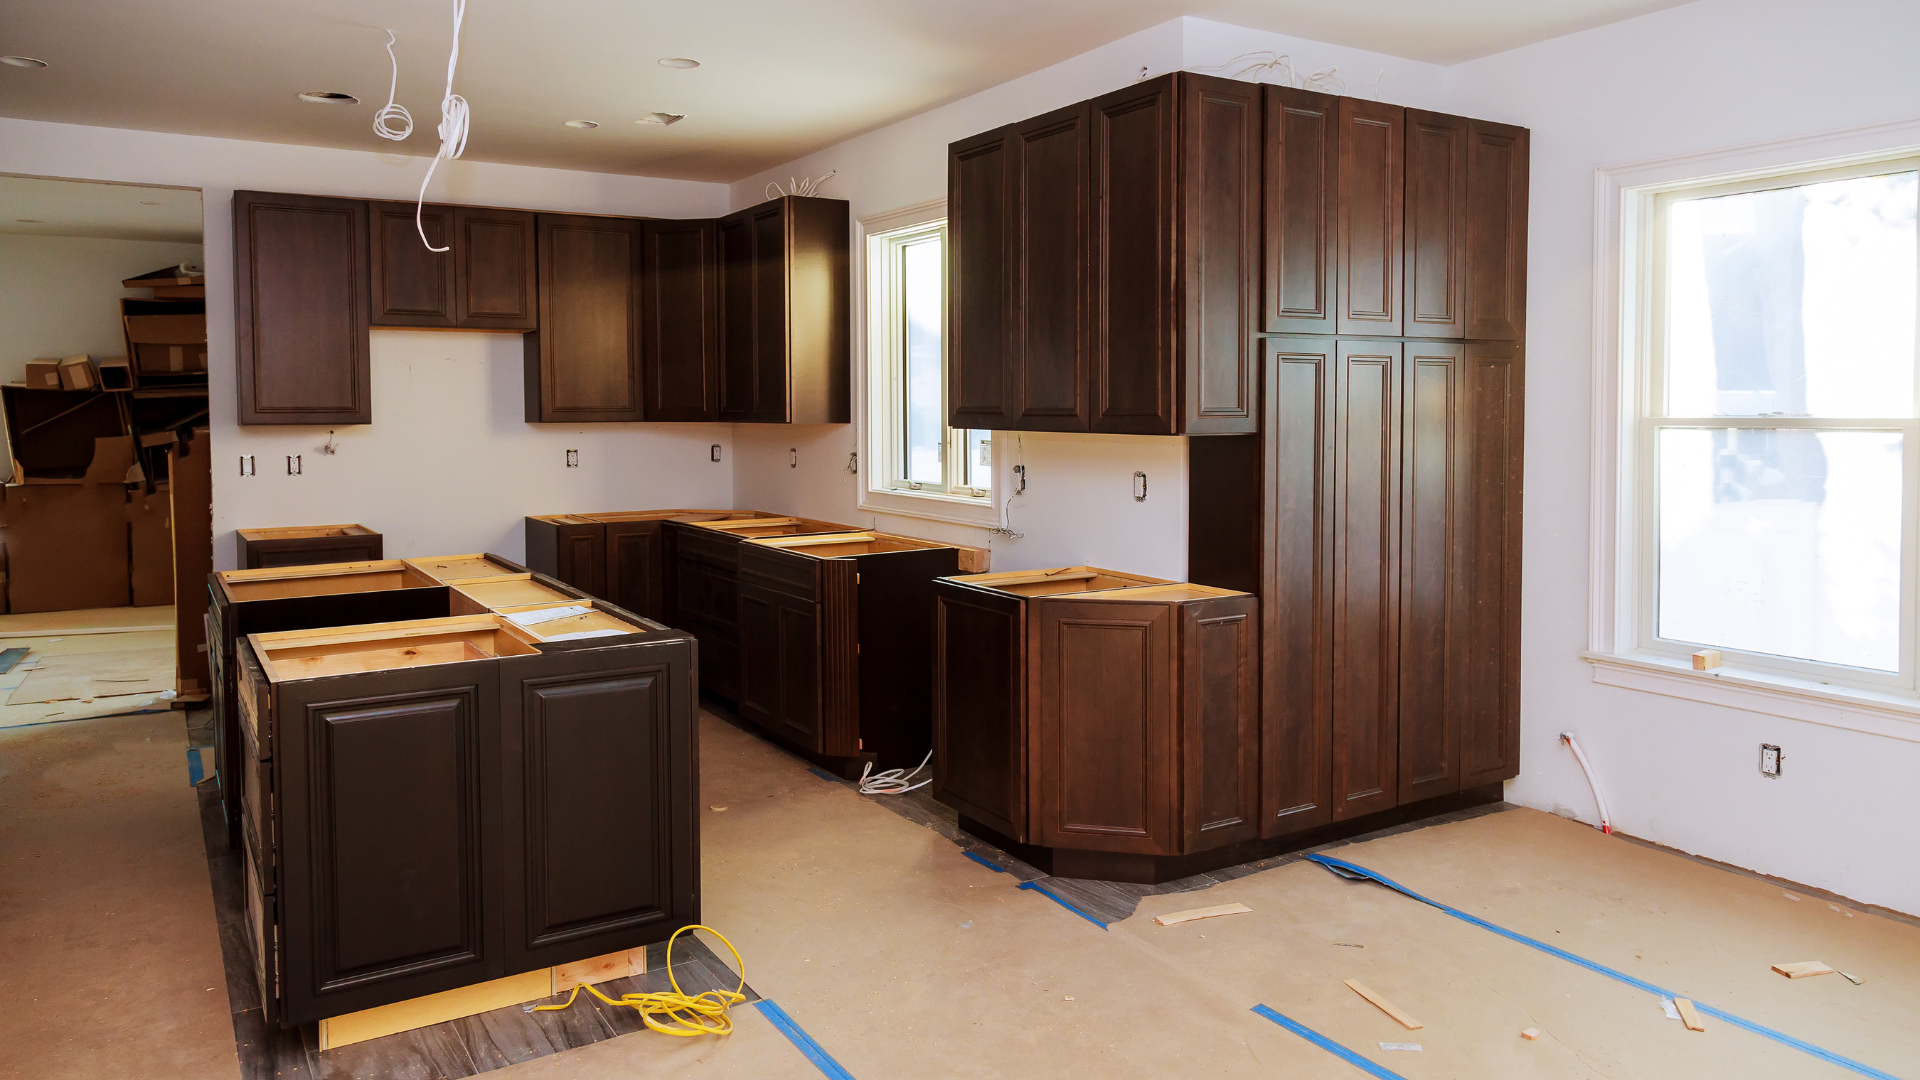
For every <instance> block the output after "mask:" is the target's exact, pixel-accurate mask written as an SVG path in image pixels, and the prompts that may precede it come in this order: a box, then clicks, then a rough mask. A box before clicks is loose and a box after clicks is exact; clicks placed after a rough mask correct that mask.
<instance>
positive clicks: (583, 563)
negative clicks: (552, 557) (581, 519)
mask: <svg viewBox="0 0 1920 1080" xmlns="http://www.w3.org/2000/svg"><path fill="white" fill-rule="evenodd" d="M606 529H607V526H604V525H597V524H596V525H595V526H588V527H585V528H567V529H564V530H562V531H561V533H560V537H559V555H560V557H559V560H558V563H559V567H560V570H559V572H558V573H556V574H554V575H553V576H554V577H557V578H559V579H560V580H561V581H564V582H566V583H567V584H569V585H571V586H573V587H574V588H576V589H579V590H580V591H581V592H583V593H586V594H587V595H588V596H602V597H604V596H606V595H607V539H606Z"/></svg>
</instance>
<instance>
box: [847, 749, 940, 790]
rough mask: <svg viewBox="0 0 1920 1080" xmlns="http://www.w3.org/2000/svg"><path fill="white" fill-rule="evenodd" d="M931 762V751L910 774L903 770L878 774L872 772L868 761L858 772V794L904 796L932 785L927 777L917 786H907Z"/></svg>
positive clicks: (931, 780) (931, 781) (889, 770)
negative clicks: (869, 774)
mask: <svg viewBox="0 0 1920 1080" xmlns="http://www.w3.org/2000/svg"><path fill="white" fill-rule="evenodd" d="M932 760H933V751H931V750H929V751H927V756H926V757H923V758H921V759H920V764H918V765H916V766H914V769H913V771H912V772H908V771H907V770H905V769H888V770H887V771H886V772H878V773H876V772H873V762H871V761H869V762H867V763H866V765H865V766H863V767H862V768H861V770H860V794H862V795H905V794H906V793H907V792H909V791H919V790H920V789H921V788H923V787H926V786H927V785H928V784H931V783H933V777H931V776H929V777H927V778H926V779H925V780H922V781H920V782H919V783H917V784H912V785H911V786H909V782H910V781H912V779H913V778H914V777H916V776H918V775H920V770H921V769H924V768H926V767H927V762H929V761H932ZM868 773H873V775H872V776H868V775H867V774H868Z"/></svg>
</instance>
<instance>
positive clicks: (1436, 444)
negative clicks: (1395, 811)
mask: <svg viewBox="0 0 1920 1080" xmlns="http://www.w3.org/2000/svg"><path fill="white" fill-rule="evenodd" d="M1406 350H1407V352H1406V366H1405V368H1404V369H1403V379H1404V389H1403V391H1402V393H1401V431H1402V433H1403V434H1402V437H1401V440H1400V445H1401V462H1402V464H1401V468H1400V485H1401V488H1400V680H1399V681H1400V686H1399V696H1400V702H1399V705H1400V767H1399V772H1400V791H1399V801H1400V802H1402V803H1409V802H1415V801H1417V800H1420V799H1430V798H1433V797H1434V796H1437V795H1447V794H1451V793H1453V792H1455V791H1458V790H1460V712H1461V708H1460V704H1461V700H1462V698H1463V691H1464V689H1465V687H1464V681H1463V678H1462V676H1463V675H1464V672H1463V671H1462V661H1463V659H1464V657H1465V655H1466V648H1467V643H1466V641H1465V640H1464V637H1465V633H1466V631H1467V626H1466V623H1465V616H1466V604H1467V589H1466V584H1467V582H1466V578H1467V566H1466V553H1467V544H1466V541H1467V529H1466V520H1467V515H1469V514H1471V513H1472V507H1471V505H1470V504H1468V503H1467V501H1466V495H1467V475H1468V462H1467V460H1466V454H1465V449H1466V445H1467V438H1466V436H1467V431H1466V423H1465V420H1466V418H1465V417H1464V416H1463V415H1462V412H1463V409H1462V406H1463V405H1464V404H1465V402H1466V393H1465V388H1466V377H1465V372H1464V370H1463V369H1464V367H1465V364H1464V363H1463V362H1462V356H1463V352H1462V346H1460V345H1458V344H1454V343H1440V342H1430V343H1422V342H1409V343H1408V344H1407V346H1406Z"/></svg>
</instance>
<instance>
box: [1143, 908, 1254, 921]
mask: <svg viewBox="0 0 1920 1080" xmlns="http://www.w3.org/2000/svg"><path fill="white" fill-rule="evenodd" d="M1252 910H1253V909H1252V908H1250V907H1248V906H1247V905H1245V904H1218V905H1215V906H1213V907H1197V908H1188V909H1187V910H1185V911H1174V912H1169V913H1168V914H1165V915H1156V916H1154V917H1153V921H1154V922H1157V923H1159V924H1160V925H1161V926H1177V925H1179V924H1180V923H1183V922H1193V921H1194V920H1196V919H1213V918H1218V917H1219V916H1221V915H1238V914H1240V913H1241V912H1243V911H1252Z"/></svg>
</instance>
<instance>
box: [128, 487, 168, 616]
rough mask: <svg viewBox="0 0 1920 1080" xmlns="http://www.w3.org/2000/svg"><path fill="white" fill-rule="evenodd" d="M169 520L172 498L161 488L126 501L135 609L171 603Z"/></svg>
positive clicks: (140, 492)
mask: <svg viewBox="0 0 1920 1080" xmlns="http://www.w3.org/2000/svg"><path fill="white" fill-rule="evenodd" d="M172 520H173V507H172V494H171V492H169V491H168V489H167V485H165V484H161V485H159V486H157V487H155V488H154V490H153V494H151V495H148V494H146V493H145V492H143V491H135V492H134V493H133V497H132V498H130V499H128V500H127V526H128V529H127V532H128V536H129V540H130V547H131V563H132V574H131V576H132V578H133V604H134V606H135V607H152V606H153V605H155V604H171V603H173V530H172V528H171V527H170V526H171V524H172Z"/></svg>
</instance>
